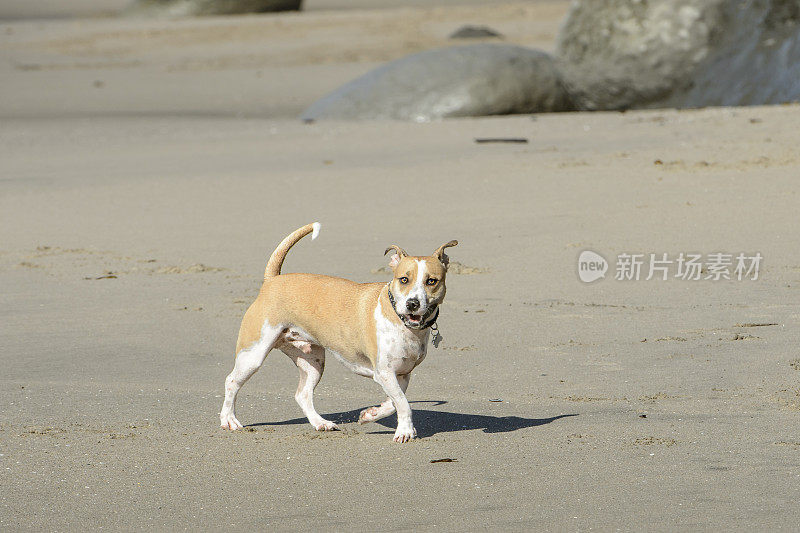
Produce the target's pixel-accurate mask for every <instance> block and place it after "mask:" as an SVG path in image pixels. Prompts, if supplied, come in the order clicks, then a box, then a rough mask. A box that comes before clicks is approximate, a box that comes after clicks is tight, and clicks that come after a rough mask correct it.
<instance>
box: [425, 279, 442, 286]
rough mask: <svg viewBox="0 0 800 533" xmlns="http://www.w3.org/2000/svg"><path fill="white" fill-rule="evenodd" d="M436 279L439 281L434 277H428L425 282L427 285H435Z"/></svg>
mask: <svg viewBox="0 0 800 533" xmlns="http://www.w3.org/2000/svg"><path fill="white" fill-rule="evenodd" d="M438 281H439V280H438V279H436V278H428V282H427V283H428V285H431V286H433V285H436V283H437V282H438Z"/></svg>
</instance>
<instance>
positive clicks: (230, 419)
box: [219, 413, 244, 431]
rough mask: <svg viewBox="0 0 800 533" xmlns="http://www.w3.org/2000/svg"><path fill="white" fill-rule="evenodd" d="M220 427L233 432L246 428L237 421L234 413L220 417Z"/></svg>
mask: <svg viewBox="0 0 800 533" xmlns="http://www.w3.org/2000/svg"><path fill="white" fill-rule="evenodd" d="M219 425H220V427H221V428H222V429H229V430H231V431H236V430H237V429H242V428H243V427H244V426H242V423H241V422H239V421H238V420H236V416H234V414H233V413H231V414H229V415H220V417H219Z"/></svg>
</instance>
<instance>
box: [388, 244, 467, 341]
mask: <svg viewBox="0 0 800 533" xmlns="http://www.w3.org/2000/svg"><path fill="white" fill-rule="evenodd" d="M457 244H458V241H450V242H448V243H446V244H443V245H441V246H440V247H439V248H438V249H437V250H436V251H435V252H433V254H431V255H429V256H410V255H408V253H406V251H405V250H403V249H402V248H400V247H399V246H397V245H394V244H393V245H392V246H390V247H388V248H387V249H386V252H384V255H385V254H388V253H389V252H392V251H393V252H394V253H393V254H392V256H391V258H390V259H389V267H390V268H391V269H392V272H393V274H394V278H393V279H392V281H391V282H390V283H389V297H390V299H391V300H392V305H393V306H394V310H395V312H396V313H397V316H399V317H400V320H402V321H403V324H405V325H406V326H407V327H409V328H412V329H421V328H424V327H428V326H429V325H430V324H431V323H432V322H433V321H435V315H436V310H437V309H438V306H439V304H440V303H442V300H444V294H445V292H446V288H445V285H444V278H445V275H446V274H447V265H448V263H449V259H448V257H447V254H445V253H444V250H445V248H448V247H450V246H455V245H457Z"/></svg>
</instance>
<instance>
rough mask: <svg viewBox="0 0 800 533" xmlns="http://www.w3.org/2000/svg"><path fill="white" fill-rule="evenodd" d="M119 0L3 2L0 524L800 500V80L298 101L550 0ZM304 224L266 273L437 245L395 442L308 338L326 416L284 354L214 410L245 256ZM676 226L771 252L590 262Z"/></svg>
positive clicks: (623, 524)
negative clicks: (596, 98) (763, 90)
mask: <svg viewBox="0 0 800 533" xmlns="http://www.w3.org/2000/svg"><path fill="white" fill-rule="evenodd" d="M120 4H121V3H120V2H107V3H105V4H104V3H101V2H99V1H98V2H95V3H92V2H89V1H88V0H86V1H81V2H79V3H76V6H77V5H79V6H81V11H80V13H78V15H80V16H78V17H72V18H64V14H63V13H56V12H54V11H49V12H48V11H47V10H44V11H45V12H43V13H41V12H37V13H31V12H26V11H25V9H24V5H23V3H22V2H13V3H10V4H9V5H8V6H6V8H5V9H6V12H5V13H2V14H3V16H4V17H5V20H3V21H0V79H2V80H3V82H2V84H1V85H0V92H2V98H0V191H2V192H1V193H0V227H2V232H1V233H0V235H2V239H1V240H0V287H2V291H0V364H2V368H3V371H2V372H0V486H1V487H2V490H1V491H0V528H2V529H3V530H4V531H17V530H58V531H74V530H86V529H90V530H96V529H100V528H102V529H110V530H138V529H143V528H153V529H155V530H183V529H194V530H222V529H229V530H237V531H238V530H245V529H250V530H252V529H253V528H256V529H262V530H355V531H388V530H411V529H414V530H444V531H457V530H458V531H463V530H469V531H477V530H500V529H511V530H527V531H530V530H545V531H587V530H599V531H611V530H618V529H619V530H649V531H676V530H677V531H718V530H747V531H752V530H777V529H784V530H793V529H796V528H797V524H798V523H800V507H799V506H798V505H797V501H798V500H799V499H800V418H799V417H800V352H798V348H797V347H798V344H800V334H799V333H798V327H799V326H800V298H799V296H800V255H798V250H800V232H798V230H797V220H798V218H797V217H798V215H797V213H798V207H800V184H799V183H798V180H797V177H798V175H800V155H799V154H798V151H797V146H798V145H800V129H798V128H797V124H798V122H799V121H800V105H784V106H774V107H749V108H708V109H700V110H683V111H676V110H650V111H636V112H634V111H629V112H625V113H617V112H613V113H611V112H608V113H564V114H549V115H534V116H529V115H526V116H512V117H494V118H471V119H456V120H447V121H442V122H432V123H422V124H415V123H403V122H380V121H375V122H316V123H312V124H304V123H302V122H301V121H299V120H297V118H296V117H297V115H298V114H299V113H300V112H301V111H302V110H303V109H305V108H306V107H307V106H308V105H310V104H311V103H312V102H313V101H314V100H316V99H317V98H319V97H320V96H322V95H323V94H325V93H327V92H328V91H330V90H332V89H334V88H335V87H337V86H339V85H341V84H342V83H344V82H346V81H348V80H350V79H352V78H353V77H355V76H358V75H361V74H363V73H365V72H367V71H368V70H370V69H371V68H373V67H375V66H376V65H379V64H381V63H383V62H385V61H388V60H391V59H395V58H397V57H402V56H404V55H406V54H409V53H413V52H416V51H420V50H424V49H429V48H434V47H438V46H447V45H449V44H452V43H453V41H452V40H449V39H448V38H447V37H448V35H449V34H450V33H452V32H453V31H454V30H455V29H457V28H458V27H460V26H462V25H464V24H485V25H488V26H490V27H492V28H493V29H495V30H498V31H499V32H501V33H502V34H503V35H504V36H505V37H504V42H509V43H514V44H520V45H524V46H530V47H536V48H541V49H543V50H550V49H551V48H552V46H553V41H554V38H555V35H556V33H557V31H558V27H559V23H560V21H561V20H562V18H563V16H564V14H565V13H566V10H567V8H568V4H569V3H568V2H567V1H561V0H559V1H538V2H527V3H505V2H487V3H477V2H471V3H470V2H462V3H458V4H456V3H455V2H452V3H448V2H438V1H437V2H435V3H434V4H435V5H432V6H427V7H426V5H424V4H425V3H423V2H413V3H410V4H409V5H408V6H406V7H402V8H397V7H392V5H390V4H389V3H388V2H380V5H377V6H374V7H373V8H370V6H369V5H368V3H367V2H361V3H359V4H353V5H352V6H350V7H348V8H347V9H345V7H347V6H344V5H343V4H344V3H343V2H338V3H336V2H333V1H331V2H329V3H327V4H326V3H325V2H324V1H322V0H318V1H317V2H316V3H314V2H309V6H308V7H309V10H308V11H306V12H301V13H283V14H269V15H257V16H240V17H215V18H204V19H194V20H179V21H154V20H129V19H120V18H115V17H111V16H107V15H103V13H108V12H113V10H114V9H118V8H119V7H120ZM451 4H452V5H451ZM19 6H22V7H19ZM353 6H354V7H353ZM15 9H16V11H14V10H15ZM37 9H44V8H41V6H40V7H39V8H37ZM34 15H35V16H37V17H41V16H42V15H47V16H48V17H49V18H25V17H31V16H34ZM509 137H513V138H522V139H526V140H527V142H526V143H485V144H480V143H476V142H475V140H476V139H478V138H509ZM315 220H318V221H320V222H321V223H322V232H321V233H320V236H319V238H318V239H316V240H315V241H313V242H311V241H310V240H304V241H302V242H301V243H299V244H298V245H297V246H296V247H295V248H294V249H292V251H291V253H290V254H289V256H288V259H287V262H286V264H285V268H284V271H286V272H317V273H325V274H330V275H335V276H342V277H346V278H349V279H353V280H356V281H381V280H387V281H388V275H387V274H386V273H383V272H381V271H380V270H379V269H380V268H381V267H383V266H384V265H385V261H386V260H385V258H384V257H383V255H382V253H383V251H384V249H385V248H386V246H387V245H389V244H393V243H396V244H399V245H400V246H402V247H404V248H405V249H407V250H408V251H409V252H411V253H412V254H428V253H431V252H433V250H434V249H435V248H436V247H437V246H439V245H440V244H441V243H443V242H446V241H448V240H450V239H458V240H459V242H460V244H459V246H458V247H457V248H453V249H451V250H449V251H448V253H449V255H450V257H451V259H452V260H453V261H456V262H457V266H456V268H454V269H452V272H451V273H450V274H449V275H448V278H447V286H448V295H447V299H446V301H445V302H444V304H443V306H442V310H441V316H440V318H439V322H438V323H439V328H440V330H441V333H442V335H443V337H444V342H443V343H442V345H441V346H440V347H439V348H433V347H431V348H430V351H429V354H428V357H427V359H426V360H425V362H424V363H423V364H422V365H421V366H420V367H419V368H418V369H417V370H416V371H415V372H414V374H413V378H412V381H411V385H410V388H409V391H408V396H409V399H410V401H411V402H412V408H413V409H414V422H415V425H416V428H417V431H418V433H419V438H418V439H416V440H415V441H413V442H411V443H409V444H404V445H401V444H396V443H393V442H392V434H393V432H394V428H395V425H396V417H394V416H392V417H390V418H387V419H384V420H382V421H380V422H378V423H374V424H369V425H364V426H359V425H358V424H357V423H356V420H357V418H358V413H359V411H360V410H361V409H364V408H365V407H368V406H370V405H375V404H376V403H378V402H380V401H382V400H383V399H384V395H383V392H382V391H381V390H380V388H379V387H378V386H377V384H376V383H374V382H372V381H371V380H368V379H364V378H361V377H359V376H356V375H353V374H351V373H349V371H347V370H346V369H345V368H344V367H343V366H342V365H340V364H338V363H337V362H335V361H334V360H332V359H331V360H330V361H329V363H328V366H327V368H326V372H325V376H324V377H323V378H322V381H321V383H320V385H319V387H318V388H317V391H316V394H315V403H316V406H317V409H318V410H319V411H320V413H322V414H323V415H324V416H326V417H328V418H331V419H332V420H334V421H336V422H338V423H339V424H340V425H341V427H342V431H339V432H331V433H317V432H315V431H314V429H313V428H312V427H311V426H310V425H309V424H308V423H307V421H306V420H305V418H303V416H302V412H301V411H300V409H299V407H298V406H297V404H296V403H295V400H294V397H293V395H294V391H295V387H296V384H297V369H296V368H295V367H294V365H293V364H292V363H291V361H290V360H289V359H288V358H287V357H285V356H284V355H283V354H281V353H280V352H277V351H275V352H273V353H271V354H270V356H269V358H268V359H267V361H266V363H265V364H264V366H263V368H262V369H261V370H260V371H259V372H258V373H257V374H256V375H255V376H254V377H253V378H252V379H251V380H250V381H249V382H248V383H247V385H246V386H245V387H244V388H243V389H242V392H241V395H240V399H239V402H238V417H239V420H241V421H242V422H243V423H244V424H245V425H247V427H246V428H245V430H243V431H239V432H227V431H223V430H222V429H220V428H219V417H218V413H219V410H220V406H221V403H222V395H223V381H224V379H225V376H226V375H227V374H228V372H230V370H231V368H232V365H233V357H234V347H235V342H236V334H237V330H238V327H239V323H240V320H241V317H242V315H243V313H244V311H245V310H246V308H247V306H248V305H249V304H250V302H251V301H252V300H253V298H254V297H255V295H256V294H257V292H258V288H259V284H260V281H261V276H262V273H263V270H264V265H265V263H266V260H267V258H268V256H269V254H270V253H271V251H272V250H273V249H274V247H275V246H276V244H277V243H278V242H279V241H280V240H281V239H282V238H283V237H284V236H285V235H286V234H287V233H289V232H290V231H292V230H294V229H295V228H297V227H299V226H301V225H303V224H306V223H309V222H313V221H315ZM585 250H591V251H594V252H596V253H598V254H600V255H602V256H603V257H604V258H605V259H606V260H608V262H609V270H608V272H607V273H606V275H605V279H602V280H598V281H595V282H593V283H585V282H582V281H581V279H580V278H579V275H578V257H579V254H580V253H581V252H582V251H585ZM665 253H666V254H668V257H669V258H670V259H672V260H674V259H676V258H677V257H678V256H679V254H681V253H684V254H688V253H696V254H701V255H703V256H708V255H710V254H715V253H724V254H731V255H732V256H734V257H735V256H736V255H738V254H740V253H743V254H746V256H754V255H755V254H756V253H758V254H760V255H761V256H762V257H763V260H762V262H761V263H760V268H759V271H758V279H755V280H754V279H751V278H752V277H753V276H752V274H751V275H749V276H745V277H744V279H742V280H738V279H736V276H735V275H732V276H731V277H732V278H733V279H730V280H726V279H720V280H713V279H701V280H698V281H692V280H684V279H681V278H680V277H675V273H676V270H675V269H676V268H677V266H676V265H675V264H672V265H671V266H670V268H671V269H672V270H670V272H669V274H670V275H669V279H668V280H666V281H664V280H662V279H660V276H659V275H656V276H654V279H650V280H649V281H648V280H645V279H644V278H646V277H647V272H646V266H645V267H644V268H643V272H642V276H641V279H639V280H617V279H615V274H616V266H617V259H618V256H620V254H643V257H644V258H645V259H647V258H649V255H650V254H656V256H658V257H661V256H662V254H665ZM709 274H711V272H710V271H709V270H708V269H707V268H706V269H704V270H703V272H702V277H703V278H705V277H708V276H709ZM731 274H733V270H732V269H731ZM443 459H444V460H445V461H442V460H443Z"/></svg>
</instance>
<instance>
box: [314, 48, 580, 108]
mask: <svg viewBox="0 0 800 533" xmlns="http://www.w3.org/2000/svg"><path fill="white" fill-rule="evenodd" d="M568 109H572V104H571V102H570V99H569V97H568V96H567V93H566V91H565V90H564V87H563V84H562V81H561V76H560V75H559V72H558V70H557V69H556V67H555V65H554V62H553V59H552V57H550V56H549V55H548V54H546V53H544V52H540V51H537V50H530V49H527V48H522V47H519V46H511V45H504V44H474V45H467V46H455V47H450V48H441V49H436V50H428V51H425V52H420V53H418V54H413V55H411V56H407V57H404V58H401V59H398V60H395V61H392V62H390V63H387V64H386V65H383V66H381V67H379V68H377V69H375V70H373V71H371V72H368V73H367V74H365V75H363V76H361V77H360V78H357V79H355V80H353V81H351V82H349V83H347V84H345V85H344V86H342V87H340V88H339V89H337V90H335V91H334V92H332V93H330V94H328V95H327V96H325V97H323V98H322V99H320V100H318V101H317V102H315V103H314V104H313V105H311V107H309V108H308V109H307V110H306V111H305V112H304V113H303V115H302V118H304V119H307V120H309V119H402V120H415V121H427V120H434V119H440V118H445V117H469V116H481V115H505V114H511V113H534V112H545V111H564V110H568Z"/></svg>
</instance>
